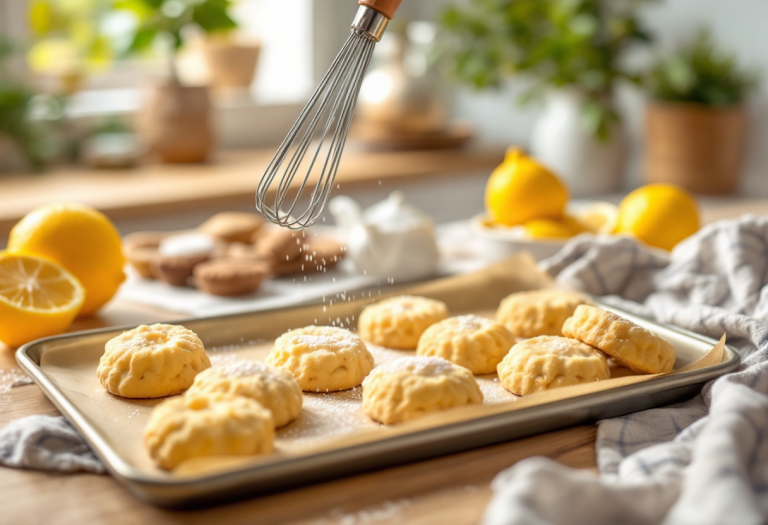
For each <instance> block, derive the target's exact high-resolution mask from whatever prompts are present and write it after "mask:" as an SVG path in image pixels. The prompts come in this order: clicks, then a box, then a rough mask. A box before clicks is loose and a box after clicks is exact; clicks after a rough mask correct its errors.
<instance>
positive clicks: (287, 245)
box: [255, 228, 305, 264]
mask: <svg viewBox="0 0 768 525" xmlns="http://www.w3.org/2000/svg"><path fill="white" fill-rule="evenodd" d="M304 239H305V234H304V232H303V231H298V232H297V231H293V230H288V229H286V228H270V229H269V230H268V231H265V232H264V234H263V235H262V236H260V237H259V239H258V241H257V244H256V249H255V253H256V257H257V258H258V259H262V260H264V261H267V262H269V263H270V264H283V263H289V262H293V261H295V260H297V259H298V258H299V256H300V255H301V245H302V243H303V242H304Z"/></svg>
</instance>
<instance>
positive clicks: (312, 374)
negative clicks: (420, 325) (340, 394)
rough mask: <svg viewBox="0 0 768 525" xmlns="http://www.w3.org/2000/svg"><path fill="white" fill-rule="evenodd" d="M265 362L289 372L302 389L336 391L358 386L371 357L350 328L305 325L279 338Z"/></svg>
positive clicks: (371, 360) (370, 364)
mask: <svg viewBox="0 0 768 525" xmlns="http://www.w3.org/2000/svg"><path fill="white" fill-rule="evenodd" d="M267 363H268V364H270V365H272V366H276V367H278V368H282V369H283V370H287V371H288V372H290V373H291V374H292V375H293V377H295V378H296V380H298V382H299V385H300V386H301V389H302V390H304V391H305V392H337V391H339V390H348V389H350V388H355V387H356V386H360V384H361V383H362V382H363V378H365V376H367V375H368V373H369V372H370V371H371V369H372V368H373V356H372V355H371V353H370V352H369V351H368V349H367V348H366V347H365V344H364V343H363V341H362V339H360V338H359V337H358V336H356V335H355V334H353V333H352V332H350V331H349V330H344V329H343V328H336V327H332V326H307V327H306V328H299V329H297V330H291V331H290V332H286V333H284V334H283V335H281V336H280V337H278V339H277V341H275V346H274V347H273V348H272V351H271V352H270V353H269V356H267Z"/></svg>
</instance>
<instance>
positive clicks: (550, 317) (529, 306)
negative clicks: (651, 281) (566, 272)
mask: <svg viewBox="0 0 768 525" xmlns="http://www.w3.org/2000/svg"><path fill="white" fill-rule="evenodd" d="M580 304H592V301H590V300H589V298H588V297H586V296H584V295H582V294H580V293H576V292H569V291H566V290H553V289H546V290H533V291H529V292H517V293H513V294H512V295H509V296H507V297H506V298H505V299H504V300H502V301H501V304H500V305H499V309H498V310H497V311H496V320H497V321H498V322H500V323H502V324H504V326H506V327H507V328H509V331H510V332H512V333H513V334H514V335H515V336H517V337H536V336H537V335H563V333H562V328H563V323H564V322H565V320H566V319H568V318H569V317H570V316H571V315H573V312H574V310H576V307H577V306H579V305H580Z"/></svg>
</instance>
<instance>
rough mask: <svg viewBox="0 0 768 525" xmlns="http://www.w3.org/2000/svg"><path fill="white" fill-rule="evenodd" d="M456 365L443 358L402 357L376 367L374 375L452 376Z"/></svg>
mask: <svg viewBox="0 0 768 525" xmlns="http://www.w3.org/2000/svg"><path fill="white" fill-rule="evenodd" d="M453 367H454V365H453V364H452V363H451V362H450V361H446V360H445V359H443V358H442V357H422V356H408V357H400V358H398V359H395V360H394V361H389V362H388V363H384V364H383V365H380V366H378V367H376V368H375V369H374V370H373V372H372V374H392V373H396V372H413V373H414V374H418V375H422V376H437V375H445V374H450V373H451V372H452V371H453Z"/></svg>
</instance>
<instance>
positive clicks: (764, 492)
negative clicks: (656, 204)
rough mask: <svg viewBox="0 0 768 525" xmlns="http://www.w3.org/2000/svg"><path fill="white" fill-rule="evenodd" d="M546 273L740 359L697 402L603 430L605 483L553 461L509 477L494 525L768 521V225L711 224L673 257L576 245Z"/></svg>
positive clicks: (630, 245) (499, 482) (534, 462)
mask: <svg viewBox="0 0 768 525" xmlns="http://www.w3.org/2000/svg"><path fill="white" fill-rule="evenodd" d="M542 265H543V266H544V268H545V269H546V270H547V271H549V272H550V273H551V274H552V275H553V276H554V277H555V278H556V279H557V280H558V282H559V283H561V284H563V285H566V286H570V287H573V288H577V289H580V290H584V291H586V292H589V293H591V294H594V295H598V296H603V298H604V299H605V300H606V302H609V303H611V304H614V305H615V306H620V307H622V308H624V309H626V310H629V311H632V312H634V313H637V314H639V315H644V316H647V317H652V318H655V319H657V320H659V321H662V322H666V323H670V324H674V325H677V326H680V327H682V328H687V329H688V330H692V331H695V332H698V333H700V334H703V335H707V336H710V337H713V338H720V337H721V336H722V334H723V332H725V333H726V334H727V338H728V343H729V344H731V345H733V346H735V347H736V348H737V349H738V350H739V352H740V353H741V355H742V359H743V364H742V365H741V367H740V368H739V369H738V370H737V371H736V372H735V373H732V374H729V375H726V376H723V377H721V378H719V379H717V380H715V381H712V382H710V383H708V384H707V385H706V386H705V387H704V389H703V390H702V392H701V394H700V395H698V396H696V397H695V398H693V399H691V400H689V401H686V402H684V403H679V404H677V405H672V406H668V407H664V408H658V409H653V410H646V411H644V412H639V413H636V414H631V415H628V416H624V417H619V418H615V419H608V420H605V421H601V422H599V426H598V433H597V462H598V467H599V470H600V474H599V476H598V475H596V474H593V473H592V472H588V471H579V470H573V469H570V468H567V467H564V466H562V465H559V464H558V463H555V462H554V461H551V460H549V459H544V458H530V459H527V460H525V461H521V462H519V463H517V464H516V465H515V466H514V467H512V468H509V469H507V470H505V471H503V472H501V473H500V474H499V475H498V476H497V477H496V479H495V480H494V481H493V484H492V487H493V491H494V497H493V499H492V501H491V503H490V505H489V507H488V508H487V510H486V514H485V517H484V521H483V523H484V524H485V525H501V524H505V525H506V524H526V525H529V524H534V525H544V524H552V525H554V524H568V525H581V524H584V525H602V524H631V525H634V524H637V525H645V524H657V523H663V524H670V525H672V524H674V525H677V524H696V525H706V524H713V525H714V524H717V525H723V524H731V523H733V524H738V525H748V524H759V523H767V522H768V286H767V285H768V218H762V217H760V218H758V217H754V216H744V217H742V218H739V219H735V220H730V221H721V222H718V223H715V224H712V225H710V226H708V227H706V228H704V229H702V230H701V231H700V232H699V233H697V234H696V235H694V236H693V237H691V238H689V239H687V240H686V241H684V242H682V243H681V244H679V245H678V246H677V247H676V248H675V250H674V251H673V252H672V253H671V256H670V255H667V254H666V253H661V252H658V251H654V250H650V249H647V248H644V247H642V246H640V245H638V244H637V243H635V242H634V241H632V240H630V239H627V238H615V239H614V238H611V239H595V238H590V237H579V238H575V239H573V240H572V241H571V242H569V243H568V244H567V245H566V246H565V247H564V248H563V250H561V251H560V252H559V253H558V254H557V255H555V256H554V257H552V258H550V259H548V260H546V261H543V262H542Z"/></svg>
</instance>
